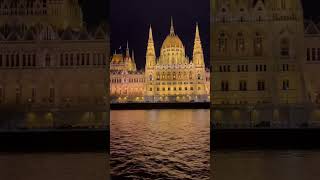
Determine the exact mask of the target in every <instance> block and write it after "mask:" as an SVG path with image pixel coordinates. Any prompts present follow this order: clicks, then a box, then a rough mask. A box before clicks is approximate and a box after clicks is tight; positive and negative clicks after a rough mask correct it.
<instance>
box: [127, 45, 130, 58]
mask: <svg viewBox="0 0 320 180" xmlns="http://www.w3.org/2000/svg"><path fill="white" fill-rule="evenodd" d="M126 56H127V57H130V50H129V41H127V49H126Z"/></svg>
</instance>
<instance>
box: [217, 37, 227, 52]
mask: <svg viewBox="0 0 320 180" xmlns="http://www.w3.org/2000/svg"><path fill="white" fill-rule="evenodd" d="M218 51H219V52H221V53H223V52H226V51H227V37H226V35H225V33H220V35H219V38H218Z"/></svg>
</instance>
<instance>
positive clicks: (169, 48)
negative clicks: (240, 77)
mask: <svg viewBox="0 0 320 180" xmlns="http://www.w3.org/2000/svg"><path fill="white" fill-rule="evenodd" d="M110 70H111V76H110V77H111V97H112V99H113V102H130V101H132V102H193V101H194V102H205V101H209V100H210V98H209V79H210V77H209V72H207V71H206V68H205V63H204V55H203V49H202V45H201V39H200V32H199V26H198V24H197V25H196V31H195V40H194V49H193V59H192V60H190V59H189V58H188V57H187V56H186V52H185V47H184V45H183V43H182V41H181V40H180V38H179V36H178V35H177V34H176V33H175V30H174V25H173V20H172V19H171V27H170V33H169V35H168V36H167V37H166V39H165V40H164V42H163V44H162V47H161V50H160V56H159V57H157V56H156V53H155V47H154V39H153V32H152V28H151V26H150V28H149V38H148V43H147V52H146V65H145V70H144V71H137V70H136V65H135V61H134V56H132V57H130V53H129V47H127V49H126V55H125V56H123V55H122V54H116V53H115V54H114V55H113V57H112V61H111V64H110Z"/></svg>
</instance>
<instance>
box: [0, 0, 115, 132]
mask: <svg viewBox="0 0 320 180" xmlns="http://www.w3.org/2000/svg"><path fill="white" fill-rule="evenodd" d="M108 29H109V28H108V26H107V25H106V24H101V25H100V26H98V27H96V28H93V29H90V28H87V27H85V25H84V22H83V19H82V10H81V7H80V5H79V4H78V1H77V0H15V1H11V0H1V1H0V109H1V110H0V111H1V112H2V113H3V112H12V111H13V112H28V114H26V115H25V117H26V119H27V121H29V120H30V121H38V124H39V123H40V122H45V121H47V122H49V121H52V119H55V118H56V117H58V115H57V114H55V112H60V111H66V110H68V109H70V110H71V109H72V110H73V111H84V110H85V112H88V113H87V115H84V116H89V114H90V113H89V112H91V110H96V109H101V110H103V111H106V109H107V106H108V103H107V102H108V99H107V98H108V96H107V92H106V89H108V88H107V87H106V86H107V85H108V84H109V83H107V82H108V77H109V76H108V74H107V71H108V64H109V63H108V60H109V32H108ZM33 112H43V115H39V113H33ZM40 114H41V113H40ZM3 117H6V116H5V115H3ZM10 118H12V117H8V118H7V119H10ZM43 119H45V120H43ZM50 119H51V120H50ZM67 119H68V118H67ZM0 124H1V123H0ZM51 125H52V124H51ZM51 125H50V126H51ZM48 126H49V125H48Z"/></svg>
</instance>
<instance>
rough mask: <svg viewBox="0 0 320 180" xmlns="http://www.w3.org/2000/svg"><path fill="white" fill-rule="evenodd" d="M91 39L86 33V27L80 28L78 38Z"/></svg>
mask: <svg viewBox="0 0 320 180" xmlns="http://www.w3.org/2000/svg"><path fill="white" fill-rule="evenodd" d="M90 39H92V37H91V35H90V34H89V33H88V31H87V29H85V28H84V29H82V30H81V31H80V32H79V35H78V40H90Z"/></svg>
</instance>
